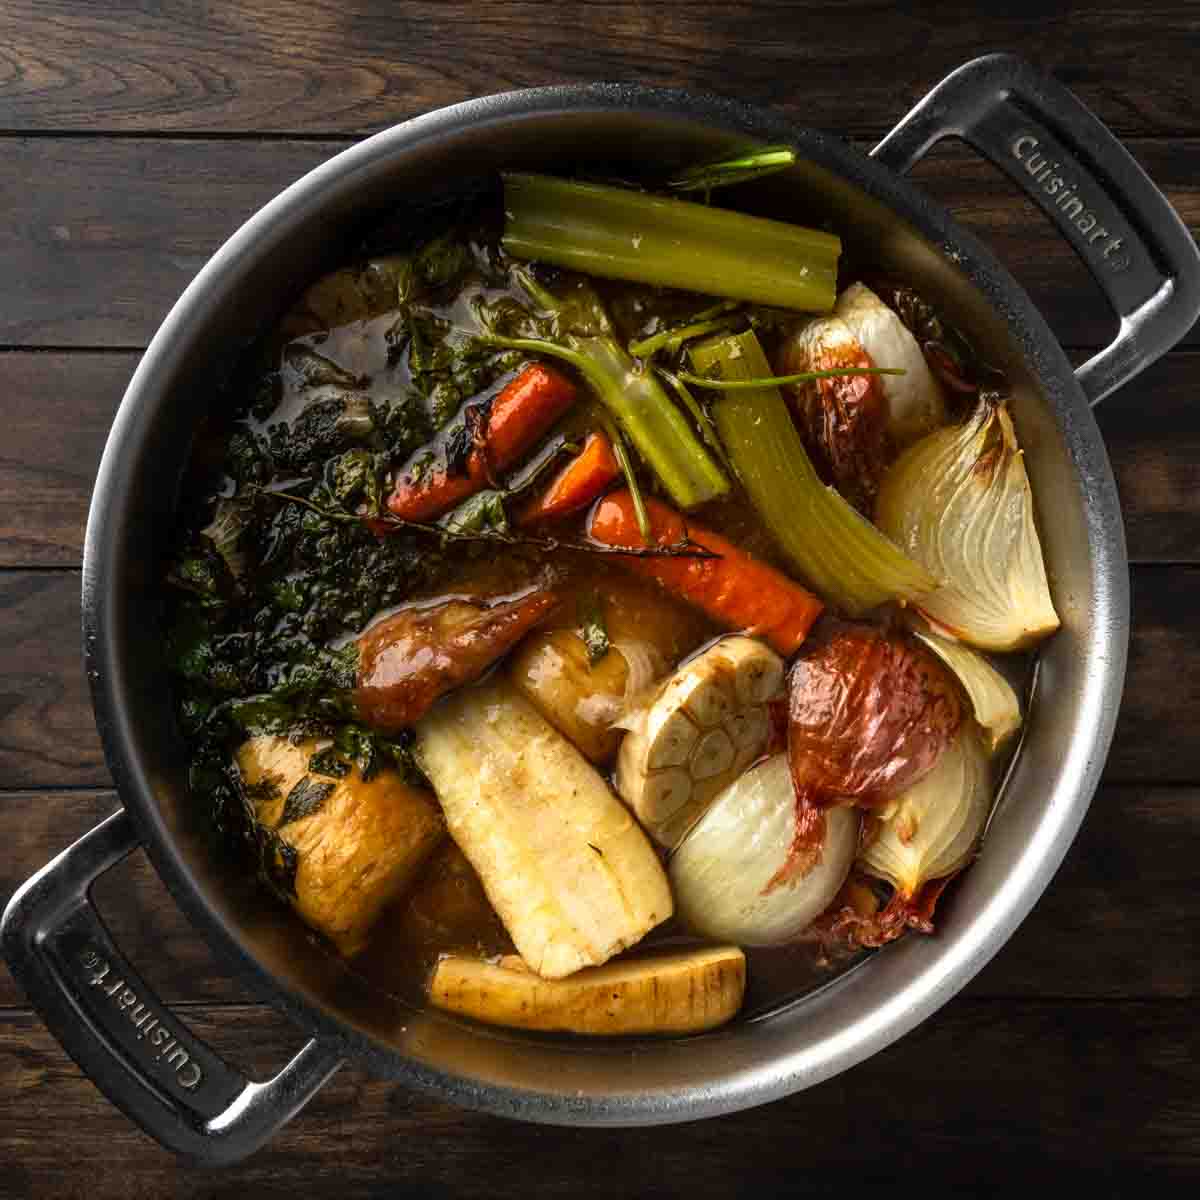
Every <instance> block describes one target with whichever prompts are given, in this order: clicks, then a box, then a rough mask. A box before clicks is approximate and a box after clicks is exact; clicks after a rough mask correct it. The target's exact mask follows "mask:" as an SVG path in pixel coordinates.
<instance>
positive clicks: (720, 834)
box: [668, 754, 859, 946]
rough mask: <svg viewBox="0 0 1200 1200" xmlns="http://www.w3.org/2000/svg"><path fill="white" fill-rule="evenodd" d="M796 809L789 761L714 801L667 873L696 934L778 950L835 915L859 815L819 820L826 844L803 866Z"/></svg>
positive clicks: (768, 764)
mask: <svg viewBox="0 0 1200 1200" xmlns="http://www.w3.org/2000/svg"><path fill="white" fill-rule="evenodd" d="M796 811H797V809H796V793H795V789H794V788H793V787H792V776H791V771H790V769H789V767H788V761H787V755H786V754H774V755H772V756H771V757H770V758H768V759H765V760H764V761H762V762H760V763H758V764H757V765H755V766H754V767H752V768H751V769H750V770H749V771H746V772H745V773H744V774H743V775H741V776H739V777H738V778H737V779H736V780H734V782H733V783H731V784H730V785H729V787H727V788H726V789H725V790H724V791H723V792H722V793H721V794H720V795H719V796H718V797H717V799H716V800H715V801H713V804H712V806H711V807H710V808H709V810H708V811H707V812H706V813H705V814H704V816H703V817H701V818H700V820H699V821H698V822H697V823H696V825H695V826H694V827H693V828H692V830H691V832H690V833H689V834H688V835H687V837H686V838H685V839H684V840H683V843H682V844H681V845H680V846H679V848H678V849H677V850H676V851H675V854H674V855H673V856H672V858H671V862H670V865H669V866H668V873H669V875H670V878H671V890H672V892H673V893H674V895H675V911H676V912H677V913H678V914H679V915H680V916H681V917H682V918H683V920H684V922H685V923H686V924H687V925H688V927H689V928H691V929H692V930H694V931H695V932H696V933H699V934H701V935H703V936H704V937H711V938H716V939H719V940H726V941H730V942H735V943H737V944H738V945H742V946H769V945H776V944H778V943H780V942H787V941H790V940H791V939H792V938H794V937H796V936H797V935H798V934H800V933H803V931H804V930H805V929H807V928H808V926H809V925H811V924H812V923H813V921H815V920H816V918H817V917H819V916H820V915H821V913H822V912H824V911H825V909H826V908H828V907H829V905H830V904H831V903H832V902H833V898H834V897H835V896H836V895H837V893H838V889H839V888H840V887H841V886H842V884H843V883H844V882H845V880H846V876H847V875H848V874H849V872H850V865H851V863H852V862H853V861H854V852H855V850H856V849H857V848H858V826H859V816H858V812H857V810H855V809H853V808H847V807H839V808H830V809H826V810H824V811H823V812H821V813H820V814H819V815H818V820H819V821H820V822H821V824H822V826H823V829H822V831H821V839H820V843H819V845H817V846H815V847H807V848H805V850H804V851H803V852H802V855H801V857H800V858H799V859H797V858H796V856H795V842H796Z"/></svg>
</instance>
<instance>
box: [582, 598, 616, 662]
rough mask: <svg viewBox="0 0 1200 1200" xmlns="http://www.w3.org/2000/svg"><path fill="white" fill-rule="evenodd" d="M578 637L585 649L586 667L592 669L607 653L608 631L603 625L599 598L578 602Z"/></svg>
mask: <svg viewBox="0 0 1200 1200" xmlns="http://www.w3.org/2000/svg"><path fill="white" fill-rule="evenodd" d="M579 636H580V637H581V638H582V639H583V644H584V646H586V647H587V655H588V665H589V666H592V667H594V666H595V665H596V664H597V663H598V662H599V661H600V660H601V659H602V658H603V657H604V656H605V655H606V654H607V653H608V651H609V649H610V643H609V640H608V629H607V627H606V626H605V624H604V609H603V607H602V605H601V603H600V597H599V596H598V595H597V594H596V593H593V594H592V596H591V598H590V599H588V600H586V601H581V602H580V613H579Z"/></svg>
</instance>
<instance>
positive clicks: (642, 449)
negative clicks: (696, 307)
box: [480, 272, 729, 509]
mask: <svg viewBox="0 0 1200 1200" xmlns="http://www.w3.org/2000/svg"><path fill="white" fill-rule="evenodd" d="M517 278H518V281H519V282H520V284H521V286H522V287H523V288H524V289H525V291H526V292H528V293H529V295H530V297H531V299H533V301H534V303H535V304H537V305H538V307H539V308H540V309H542V310H543V312H545V313H547V314H552V315H554V316H555V317H556V318H557V319H558V321H559V323H560V324H562V325H566V326H569V327H572V328H576V329H582V330H586V332H583V333H571V332H562V333H560V334H558V335H557V337H556V339H555V340H553V341H551V340H550V339H549V338H541V337H507V336H503V335H500V334H495V333H487V334H484V335H482V336H481V337H480V340H481V341H483V342H485V343H488V344H489V345H493V346H507V347H511V348H512V349H514V350H524V351H526V352H528V353H532V354H540V355H544V356H546V357H547V358H557V359H561V360H562V361H563V362H566V363H569V364H570V365H571V366H572V367H574V368H575V369H576V370H577V371H578V372H579V374H580V375H582V376H583V378H584V379H585V380H586V381H587V382H588V384H590V385H591V388H592V390H593V391H594V392H595V394H596V397H597V399H598V400H599V401H600V403H601V404H603V406H604V407H605V409H607V410H608V412H609V413H611V414H612V416H613V417H614V418H615V419H616V422H617V424H618V426H619V427H620V429H621V431H622V432H623V433H624V434H625V436H626V437H627V438H628V439H629V441H630V442H632V443H633V446H634V448H635V449H636V450H637V452H638V454H639V455H640V456H641V458H642V460H643V461H644V462H645V463H646V465H647V466H648V467H649V468H650V469H651V470H652V471H653V472H654V473H655V474H656V475H657V476H658V478H659V479H660V480H661V481H662V484H663V487H665V488H666V489H667V492H668V494H669V495H670V497H671V499H672V500H674V501H675V503H676V504H677V505H678V506H679V507H680V508H682V509H691V508H696V507H698V506H699V505H701V504H705V503H707V502H708V501H709V500H715V499H716V498H717V497H719V496H723V495H725V493H726V492H728V491H729V480H727V479H726V478H725V476H724V474H723V473H722V471H721V468H720V467H719V466H718V465H717V464H716V462H714V461H713V458H712V456H711V455H710V454H709V453H708V451H707V450H705V448H704V446H703V445H701V443H700V440H699V438H697V436H696V434H695V431H694V430H693V429H692V427H691V426H690V425H689V424H688V422H687V418H686V417H684V415H683V413H681V412H680V411H679V409H678V408H676V406H675V405H674V404H673V403H672V401H671V398H670V397H669V396H668V395H667V393H666V391H664V389H663V386H662V384H661V383H660V382H659V380H658V379H657V377H656V376H655V375H654V373H653V371H651V370H650V368H649V367H648V366H645V365H642V364H638V363H635V362H634V360H633V359H632V358H630V357H629V355H628V354H627V353H626V352H625V349H624V347H623V346H621V345H619V344H618V342H617V339H616V337H615V335H614V333H613V329H612V324H611V322H610V321H609V318H608V313H607V312H606V311H605V309H604V305H603V304H602V303H601V302H600V299H599V297H597V296H596V295H595V293H594V292H592V290H591V289H590V288H586V287H582V286H581V287H576V288H574V289H572V291H571V292H570V293H569V294H568V295H567V296H566V297H564V298H563V299H559V298H558V297H555V296H553V295H552V294H551V293H550V292H548V291H547V290H546V289H545V288H543V287H542V286H541V285H540V284H538V283H537V282H536V280H534V279H533V278H532V277H531V276H530V275H528V273H520V272H519V273H518V276H517Z"/></svg>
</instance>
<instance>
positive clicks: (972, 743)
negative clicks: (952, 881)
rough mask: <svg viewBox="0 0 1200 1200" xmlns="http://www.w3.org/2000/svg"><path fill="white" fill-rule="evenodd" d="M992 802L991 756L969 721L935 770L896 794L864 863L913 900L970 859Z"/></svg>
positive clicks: (862, 858)
mask: <svg viewBox="0 0 1200 1200" xmlns="http://www.w3.org/2000/svg"><path fill="white" fill-rule="evenodd" d="M991 803H992V787H991V772H990V771H989V769H988V761H987V755H986V753H985V751H984V748H983V745H982V744H981V742H980V739H979V735H978V733H977V732H976V730H975V727H974V726H973V725H970V724H968V725H966V726H964V727H963V729H962V731H961V732H960V733H959V735H958V737H957V738H955V740H954V743H953V744H952V745H951V746H950V747H949V748H948V749H947V750H946V752H945V753H944V754H943V755H942V757H941V758H940V759H939V761H938V763H937V765H936V766H935V767H934V769H933V770H932V771H930V772H928V773H927V774H926V775H925V776H923V777H922V778H921V779H919V780H917V782H916V783H914V784H913V785H912V786H911V787H910V788H908V789H907V790H906V791H905V792H904V794H903V795H901V796H899V797H898V798H897V800H896V803H895V804H894V805H893V806H892V811H891V812H890V814H889V815H888V817H887V818H886V819H885V820H883V821H882V822H880V824H879V826H878V828H877V829H876V830H875V835H874V837H873V838H872V840H871V841H870V843H869V844H868V845H867V846H866V847H865V848H864V849H863V851H862V853H861V854H860V855H859V858H858V863H859V866H860V867H861V868H862V869H863V870H864V871H866V872H867V873H868V874H871V875H874V876H876V877H877V878H879V879H884V880H886V881H887V882H888V883H890V884H892V886H893V887H895V889H896V892H897V895H898V896H899V897H900V898H901V900H911V899H912V898H913V897H915V896H916V895H917V894H918V893H919V892H920V891H921V890H922V889H923V888H924V887H925V886H926V885H927V884H928V883H930V882H931V881H932V880H936V879H943V878H945V877H946V876H949V875H953V874H954V873H955V872H956V871H958V870H960V869H961V868H962V867H963V866H964V865H965V864H966V863H967V862H968V861H969V859H970V858H971V856H972V854H973V853H974V852H975V847H976V845H977V844H978V841H979V838H980V835H981V834H982V833H983V827H984V825H985V824H986V822H987V816H988V812H989V811H990V809H991Z"/></svg>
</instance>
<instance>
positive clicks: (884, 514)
mask: <svg viewBox="0 0 1200 1200" xmlns="http://www.w3.org/2000/svg"><path fill="white" fill-rule="evenodd" d="M875 514H876V522H877V523H878V525H879V527H880V528H881V529H882V530H883V531H884V533H886V534H887V535H888V536H889V537H891V538H892V539H893V540H894V541H895V542H896V543H897V544H898V545H899V546H900V547H901V548H902V549H903V550H904V551H905V552H906V553H907V554H908V555H909V556H910V557H911V558H914V559H915V560H916V561H917V562H919V563H920V564H921V565H922V566H924V567H925V568H926V569H927V570H928V571H929V572H930V573H931V574H932V575H934V576H936V577H937V578H938V579H939V580H941V586H940V587H938V588H937V589H936V590H935V591H933V592H930V593H928V594H927V595H924V596H922V597H921V598H920V602H919V604H918V608H919V609H920V611H921V613H923V614H924V615H925V616H926V617H927V618H928V619H929V620H930V621H931V622H932V623H933V624H934V625H935V626H939V627H941V629H942V630H944V631H945V632H947V633H949V634H950V635H951V636H953V637H955V638H958V639H959V640H960V641H963V642H967V643H969V644H970V645H972V646H976V647H979V648H980V649H983V650H1000V651H1003V650H1016V649H1019V648H1021V647H1023V646H1028V645H1031V644H1032V643H1033V642H1036V641H1037V640H1038V639H1040V638H1043V637H1045V636H1047V635H1048V634H1050V633H1053V632H1054V630H1056V629H1057V628H1058V626H1059V620H1058V613H1057V612H1055V610H1054V602H1053V601H1052V600H1051V598H1050V588H1049V585H1048V584H1047V582H1046V567H1045V564H1044V562H1043V561H1042V544H1041V541H1040V539H1039V538H1038V532H1037V526H1036V524H1035V523H1034V517H1033V493H1032V492H1031V490H1030V487H1029V478H1028V476H1027V475H1026V474H1025V462H1024V457H1023V455H1022V452H1021V449H1020V447H1019V446H1018V445H1017V435H1016V431H1015V430H1014V429H1013V424H1012V419H1011V418H1010V417H1009V415H1008V412H1007V410H1006V409H1005V407H1004V406H1003V405H1002V404H996V403H994V402H992V401H990V400H988V399H981V400H980V402H979V405H978V407H977V408H976V409H975V411H974V413H972V415H971V416H970V418H969V419H968V420H967V421H966V422H965V423H964V424H962V425H955V426H951V427H949V428H947V429H939V430H938V431H937V432H936V433H932V434H930V435H929V436H928V437H927V438H923V439H922V440H921V441H919V442H917V444H916V445H915V446H912V447H911V448H910V449H909V450H907V451H906V452H905V453H904V454H903V455H901V457H900V458H899V459H898V460H897V461H896V463H895V464H894V465H893V466H892V468H891V470H890V471H889V472H888V473H887V475H886V476H885V477H884V480H883V486H882V487H881V488H880V490H879V499H878V502H877V504H876V510H875Z"/></svg>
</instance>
